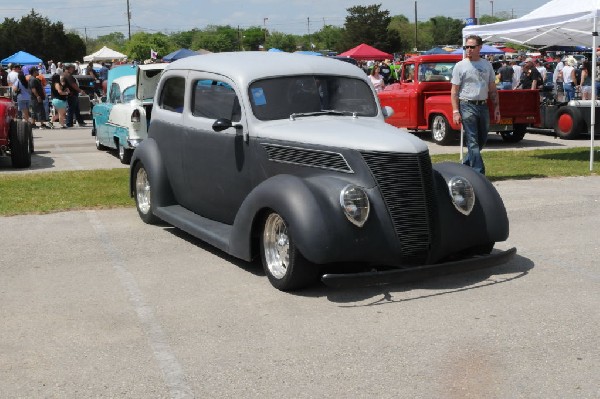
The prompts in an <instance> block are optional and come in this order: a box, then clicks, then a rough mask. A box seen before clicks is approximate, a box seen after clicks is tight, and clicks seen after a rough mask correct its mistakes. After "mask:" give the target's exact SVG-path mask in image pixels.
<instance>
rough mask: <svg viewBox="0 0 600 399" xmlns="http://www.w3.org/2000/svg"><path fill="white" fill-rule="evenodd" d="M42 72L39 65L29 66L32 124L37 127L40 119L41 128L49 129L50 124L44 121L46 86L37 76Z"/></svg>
mask: <svg viewBox="0 0 600 399" xmlns="http://www.w3.org/2000/svg"><path fill="white" fill-rule="evenodd" d="M39 73H40V71H39V70H38V68H37V67H31V68H29V75H30V78H29V90H30V92H31V111H32V113H31V119H32V121H31V124H32V127H33V128H36V127H37V126H36V124H35V121H36V120H38V121H40V122H41V125H40V128H42V129H48V126H46V124H45V123H44V121H45V120H46V113H45V112H44V99H45V98H46V93H45V92H44V87H43V86H42V82H41V81H40V80H39V79H38V78H37V75H38V74H39Z"/></svg>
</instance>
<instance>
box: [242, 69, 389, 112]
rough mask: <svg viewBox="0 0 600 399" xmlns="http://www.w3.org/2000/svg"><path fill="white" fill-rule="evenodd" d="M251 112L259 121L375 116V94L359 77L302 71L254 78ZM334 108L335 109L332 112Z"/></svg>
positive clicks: (250, 90)
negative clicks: (274, 76) (325, 114)
mask: <svg viewBox="0 0 600 399" xmlns="http://www.w3.org/2000/svg"><path fill="white" fill-rule="evenodd" d="M249 96H250V100H251V101H250V102H251V104H252V111H253V112H254V115H255V116H256V117H257V118H258V119H260V120H263V121H270V120H277V119H286V118H290V117H294V116H314V115H322V114H323V113H327V114H329V115H353V114H355V115H358V116H376V115H377V112H378V108H377V103H376V102H375V97H374V96H373V92H372V91H371V88H370V87H369V85H368V84H367V83H366V82H365V81H364V80H361V79H357V78H348V77H345V76H330V75H303V76H283V77H277V78H269V79H263V80H258V81H256V82H254V83H252V84H251V85H250V88H249ZM332 111H335V112H332Z"/></svg>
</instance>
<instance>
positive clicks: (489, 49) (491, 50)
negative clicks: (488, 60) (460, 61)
mask: <svg viewBox="0 0 600 399" xmlns="http://www.w3.org/2000/svg"><path fill="white" fill-rule="evenodd" d="M462 53H463V49H462V48H459V49H456V50H454V51H453V52H451V53H450V54H462ZM479 54H481V55H494V54H504V51H502V50H500V49H498V48H496V47H494V46H488V45H487V44H484V45H483V46H481V51H480V52H479Z"/></svg>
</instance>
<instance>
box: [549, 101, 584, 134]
mask: <svg viewBox="0 0 600 399" xmlns="http://www.w3.org/2000/svg"><path fill="white" fill-rule="evenodd" d="M582 122H583V118H582V117H581V112H580V111H579V108H575V107H569V106H566V107H562V108H560V109H559V110H558V112H557V113H556V122H555V123H554V133H556V135H557V136H558V137H560V138H561V139H565V140H571V139H574V138H576V137H577V136H579V135H580V134H581V133H583V131H584V127H583V123H582Z"/></svg>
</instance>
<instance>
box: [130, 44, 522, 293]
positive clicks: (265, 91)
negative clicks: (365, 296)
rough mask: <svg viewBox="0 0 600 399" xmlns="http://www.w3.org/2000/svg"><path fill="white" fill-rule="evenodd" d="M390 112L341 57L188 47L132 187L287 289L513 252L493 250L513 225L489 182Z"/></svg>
mask: <svg viewBox="0 0 600 399" xmlns="http://www.w3.org/2000/svg"><path fill="white" fill-rule="evenodd" d="M390 112H392V110H391V109H390V108H389V107H388V108H384V109H381V107H380V106H379V102H378V100H377V96H376V94H375V90H374V88H373V86H372V84H371V83H370V80H369V79H368V77H367V76H366V75H365V74H364V73H363V72H362V71H361V70H360V69H358V68H356V67H355V66H353V65H351V64H348V63H344V62H339V61H337V60H331V59H327V58H324V57H306V56H303V55H296V54H282V53H279V54H272V53H268V52H264V53H263V52H244V53H215V54H207V55H202V56H193V57H188V58H184V59H181V60H178V61H175V62H173V63H171V64H169V65H168V66H167V67H166V68H165V70H164V72H163V74H162V76H161V79H160V82H159V83H158V87H157V92H156V96H155V98H154V105H153V109H152V123H151V124H150V128H149V131H148V138H147V139H146V140H144V141H142V143H141V144H140V145H139V146H138V147H137V148H136V150H135V152H134V153H133V157H132V159H131V165H130V193H131V195H132V196H133V197H134V198H135V201H136V207H137V210H138V213H139V216H140V217H141V219H142V220H143V221H144V222H146V223H156V222H159V221H161V220H162V221H164V222H167V223H170V224H171V225H173V226H176V227H178V228H180V229H182V230H184V231H186V232H188V233H190V234H192V235H193V236H195V237H198V238H200V239H202V240H204V241H206V242H207V243H209V244H211V245H214V246H215V247H217V248H219V249H221V250H223V251H225V252H226V253H228V254H231V255H233V256H235V257H238V258H241V259H244V260H247V261H250V260H252V259H254V258H257V257H260V258H261V259H262V263H263V267H264V270H265V274H266V275H267V277H268V279H269V281H270V282H271V284H272V285H273V286H274V287H276V288H278V289H280V290H292V289H296V288H301V287H304V286H306V285H308V284H310V283H312V282H313V281H315V280H317V279H318V277H319V276H320V275H322V274H323V273H325V275H323V276H322V281H324V282H325V283H326V284H331V285H338V284H343V283H345V282H349V281H353V282H356V281H359V282H360V283H365V284H366V283H376V282H390V281H394V280H395V279H397V278H400V277H399V276H404V275H406V271H407V270H411V271H413V272H414V271H415V270H421V271H422V270H426V271H428V272H431V270H435V269H441V270H452V269H454V268H463V267H484V266H489V265H494V264H500V263H503V262H506V261H507V260H508V259H509V258H510V257H511V256H512V255H513V254H514V253H515V250H514V249H511V250H509V251H504V252H494V253H493V254H491V251H492V248H493V246H494V243H495V242H498V241H503V240H505V239H506V238H507V237H508V233H509V228H508V218H507V215H506V210H505V208H504V205H503V203H502V199H501V198H500V195H499V194H498V192H497V191H496V189H495V188H494V186H493V185H492V184H491V183H490V182H489V181H488V180H487V179H486V178H485V176H483V175H481V174H479V173H477V172H475V171H473V169H471V168H469V167H467V166H464V165H461V164H457V163H440V164H436V165H432V163H431V160H430V157H429V152H428V149H427V145H426V144H425V143H424V142H423V141H421V140H420V139H419V138H417V137H416V136H414V135H412V134H409V133H408V132H407V131H405V130H403V129H398V128H395V127H393V126H391V125H388V124H386V123H385V122H384V116H385V115H387V114H389V113H390ZM475 255H476V256H477V257H475V258H473V256H475ZM357 264H359V265H364V266H365V267H366V268H367V270H369V271H367V272H362V273H354V272H356V270H355V269H354V268H353V267H354V266H355V265H357ZM373 270H376V271H373Z"/></svg>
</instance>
